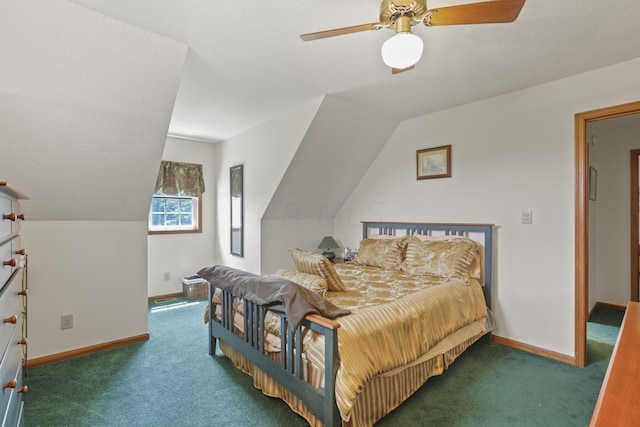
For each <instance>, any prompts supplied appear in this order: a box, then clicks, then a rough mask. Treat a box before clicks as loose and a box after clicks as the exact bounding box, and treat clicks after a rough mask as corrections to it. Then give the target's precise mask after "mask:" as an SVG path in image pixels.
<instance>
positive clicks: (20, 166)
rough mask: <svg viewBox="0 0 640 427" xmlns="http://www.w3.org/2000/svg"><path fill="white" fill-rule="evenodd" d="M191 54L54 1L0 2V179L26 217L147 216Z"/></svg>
mask: <svg viewBox="0 0 640 427" xmlns="http://www.w3.org/2000/svg"><path fill="white" fill-rule="evenodd" d="M187 50H188V48H187V46H185V45H184V44H182V43H179V42H176V41H174V40H170V39H168V38H165V37H163V36H159V35H157V34H153V33H150V32H147V31H144V30H141V29H138V28H135V27H133V26H131V25H129V24H125V23H122V22H119V21H116V20H114V19H111V18H108V17H105V16H103V15H100V14H98V13H95V12H92V11H90V10H88V9H85V8H82V7H79V6H76V5H74V4H71V3H68V2H66V1H61V0H0V52H1V53H2V66H1V67H0V118H1V119H0V149H1V150H2V155H1V156H0V178H2V179H5V180H7V181H8V182H9V183H10V184H12V185H14V186H15V187H17V188H19V189H20V190H21V191H22V192H24V193H26V194H27V195H28V196H30V198H31V200H30V201H28V202H26V203H24V204H23V208H24V211H25V213H26V214H27V216H28V217H29V219H31V220H118V221H119V220H136V221H139V220H145V218H146V216H147V213H148V209H149V200H150V198H151V193H152V190H153V185H154V184H155V177H156V175H157V173H158V165H159V164H160V160H161V156H162V150H163V147H164V143H165V140H166V135H167V130H168V127H169V122H170V119H171V114H172V111H173V106H174V103H175V98H176V94H177V91H178V86H179V83H180V78H181V72H182V67H183V64H184V60H185V57H186V54H187Z"/></svg>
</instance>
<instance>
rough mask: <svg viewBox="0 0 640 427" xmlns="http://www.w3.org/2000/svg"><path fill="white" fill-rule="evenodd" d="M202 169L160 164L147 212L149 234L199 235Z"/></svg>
mask: <svg viewBox="0 0 640 427" xmlns="http://www.w3.org/2000/svg"><path fill="white" fill-rule="evenodd" d="M202 193H204V179H203V177H202V165H197V164H192V163H176V162H168V161H164V160H163V161H162V162H161V164H160V171H159V172H158V179H157V181H156V188H155V193H154V194H153V198H152V199H151V207H150V209H149V219H148V223H149V234H159V233H200V232H201V231H202V204H201V201H202Z"/></svg>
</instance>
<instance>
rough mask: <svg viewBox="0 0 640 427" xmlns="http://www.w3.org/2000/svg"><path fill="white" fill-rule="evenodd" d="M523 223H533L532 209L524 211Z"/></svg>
mask: <svg viewBox="0 0 640 427" xmlns="http://www.w3.org/2000/svg"><path fill="white" fill-rule="evenodd" d="M522 223H523V224H533V212H532V211H522Z"/></svg>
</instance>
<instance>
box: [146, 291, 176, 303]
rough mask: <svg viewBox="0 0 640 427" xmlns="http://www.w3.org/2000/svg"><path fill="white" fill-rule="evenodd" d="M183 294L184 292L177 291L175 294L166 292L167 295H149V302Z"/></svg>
mask: <svg viewBox="0 0 640 427" xmlns="http://www.w3.org/2000/svg"><path fill="white" fill-rule="evenodd" d="M183 295H184V292H176V293H174V294H166V295H154V296H152V297H149V298H148V300H149V302H153V301H155V300H157V299H165V298H176V297H181V296H183Z"/></svg>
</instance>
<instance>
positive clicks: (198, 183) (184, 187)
mask: <svg viewBox="0 0 640 427" xmlns="http://www.w3.org/2000/svg"><path fill="white" fill-rule="evenodd" d="M158 191H162V193H163V194H166V195H168V196H174V195H177V194H184V195H185V196H191V197H200V195H201V194H202V193H204V178H203V177H202V165H196V164H193V163H178V162H167V161H164V160H163V161H162V162H161V164H160V172H158V180H157V181H156V189H155V191H154V192H155V193H157V192H158Z"/></svg>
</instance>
